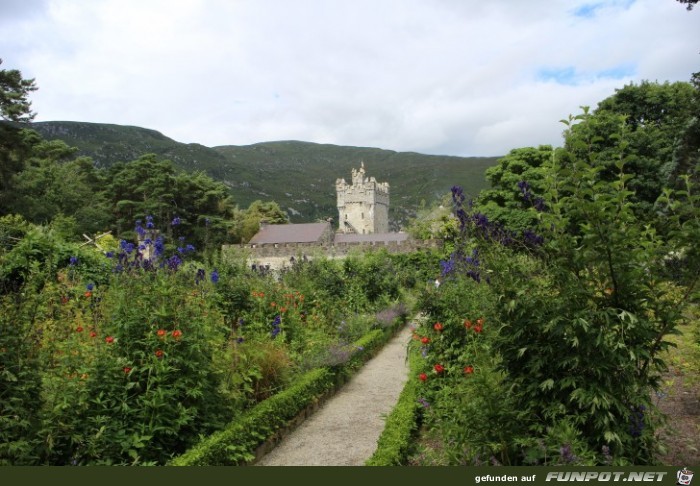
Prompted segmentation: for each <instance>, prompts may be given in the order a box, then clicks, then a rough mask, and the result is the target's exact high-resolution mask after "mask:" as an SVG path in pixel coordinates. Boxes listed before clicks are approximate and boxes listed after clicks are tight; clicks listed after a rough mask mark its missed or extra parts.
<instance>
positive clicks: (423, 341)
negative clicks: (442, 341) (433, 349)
mask: <svg viewBox="0 0 700 486" xmlns="http://www.w3.org/2000/svg"><path fill="white" fill-rule="evenodd" d="M420 342H422V343H423V344H428V343H429V342H430V338H429V337H424V338H422V339H421V340H420Z"/></svg>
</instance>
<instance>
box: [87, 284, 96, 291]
mask: <svg viewBox="0 0 700 486" xmlns="http://www.w3.org/2000/svg"><path fill="white" fill-rule="evenodd" d="M85 288H86V289H88V290H92V289H94V288H95V284H93V283H89V284H87V285H86V286H85Z"/></svg>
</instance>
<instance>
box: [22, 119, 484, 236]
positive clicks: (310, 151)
mask: <svg viewBox="0 0 700 486" xmlns="http://www.w3.org/2000/svg"><path fill="white" fill-rule="evenodd" d="M33 128H34V129H35V130H37V131H38V132H39V133H41V134H42V135H43V136H44V137H45V138H49V139H54V138H57V139H61V140H63V141H65V142H66V143H67V144H69V145H72V146H75V147H78V149H79V154H80V155H86V156H89V157H92V158H93V160H94V161H95V164H96V165H97V166H100V167H108V166H110V165H111V164H113V163H115V162H118V161H131V160H134V159H136V158H138V157H139V156H140V155H143V154H145V153H155V154H157V155H159V156H161V157H163V158H167V159H170V160H172V161H173V163H174V164H175V165H176V166H178V167H180V168H182V169H184V170H188V171H193V170H201V171H204V172H206V173H208V174H209V175H210V176H212V177H213V178H215V179H218V180H221V181H223V182H224V183H226V184H227V185H228V187H230V188H231V192H232V194H233V196H234V198H235V200H236V202H237V203H238V204H239V205H240V206H241V207H247V206H248V205H249V204H250V203H251V202H253V201H254V200H256V199H262V200H274V201H276V202H277V203H279V205H280V207H282V209H284V210H285V211H287V213H288V214H289V216H290V220H291V221H292V222H310V221H315V220H317V219H325V218H328V217H333V218H337V209H336V196H335V181H336V179H338V178H345V179H346V180H349V179H350V177H351V170H352V169H353V168H359V166H360V163H361V162H364V164H365V168H366V170H367V175H368V176H371V177H375V178H376V179H377V180H378V181H380V182H385V181H386V182H389V185H390V198H391V202H390V212H389V219H390V221H391V223H392V226H393V227H394V228H398V227H400V226H401V225H403V224H405V223H406V221H407V219H408V218H409V217H411V216H413V215H414V214H415V212H416V211H417V209H418V208H419V207H420V206H421V204H423V203H424V204H430V203H431V202H433V201H434V200H436V199H438V198H439V197H441V196H442V195H444V194H446V193H448V192H449V191H450V188H451V187H452V186H453V185H461V186H462V187H464V189H465V192H466V193H468V194H472V195H475V194H476V193H478V192H479V190H481V189H482V188H484V187H486V186H487V182H486V180H485V178H484V171H485V169H486V168H488V167H490V166H493V165H495V164H496V161H497V159H498V158H497V157H452V156H437V155H423V154H418V153H413V152H394V151H391V150H382V149H377V148H368V147H344V146H337V145H329V144H315V143H309V142H297V141H281V142H265V143H258V144H254V145H245V146H234V145H227V146H221V147H213V148H209V147H205V146H203V145H199V144H184V143H180V142H177V141H175V140H172V139H170V138H168V137H166V136H164V135H163V134H161V133H159V132H157V131H155V130H148V129H145V128H139V127H131V126H121V125H110V124H99V123H84V122H39V123H34V124H33Z"/></svg>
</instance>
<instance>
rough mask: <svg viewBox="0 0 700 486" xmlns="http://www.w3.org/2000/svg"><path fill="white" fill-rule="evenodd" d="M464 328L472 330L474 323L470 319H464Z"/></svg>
mask: <svg viewBox="0 0 700 486" xmlns="http://www.w3.org/2000/svg"><path fill="white" fill-rule="evenodd" d="M464 327H466V328H467V329H471V328H472V321H470V320H469V319H464Z"/></svg>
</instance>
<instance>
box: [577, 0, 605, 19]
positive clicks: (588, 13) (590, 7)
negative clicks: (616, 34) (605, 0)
mask: <svg viewBox="0 0 700 486" xmlns="http://www.w3.org/2000/svg"><path fill="white" fill-rule="evenodd" d="M602 6H603V4H602V3H587V4H585V5H581V6H580V7H579V8H577V9H576V10H574V17H582V18H584V19H592V18H593V17H595V12H596V10H598V9H599V8H600V7H602Z"/></svg>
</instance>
